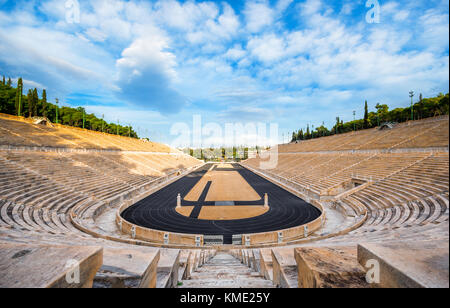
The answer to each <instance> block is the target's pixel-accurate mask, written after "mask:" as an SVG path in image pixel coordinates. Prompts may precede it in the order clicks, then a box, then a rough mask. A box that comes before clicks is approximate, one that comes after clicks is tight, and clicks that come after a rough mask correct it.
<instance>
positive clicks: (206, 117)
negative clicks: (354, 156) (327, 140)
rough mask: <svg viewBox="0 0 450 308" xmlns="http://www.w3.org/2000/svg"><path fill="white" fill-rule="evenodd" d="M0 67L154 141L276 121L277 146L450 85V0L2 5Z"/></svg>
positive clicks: (15, 0)
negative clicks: (299, 133)
mask: <svg viewBox="0 0 450 308" xmlns="http://www.w3.org/2000/svg"><path fill="white" fill-rule="evenodd" d="M0 75H6V76H9V77H11V78H12V79H13V81H16V80H17V78H18V77H23V79H24V85H25V88H35V87H36V88H38V89H39V90H42V89H44V88H45V89H47V95H48V98H49V100H51V101H54V100H55V98H59V101H60V102H62V104H63V105H66V106H74V107H77V106H82V107H84V108H86V110H87V111H88V112H89V113H95V114H96V115H97V116H99V117H101V116H102V115H103V114H104V116H105V119H106V120H107V121H110V122H117V120H119V121H120V123H121V124H124V125H125V124H126V125H128V124H131V125H132V126H133V127H134V128H135V130H137V132H138V134H139V135H140V136H141V137H149V138H150V139H152V140H154V141H159V142H163V143H167V144H173V143H174V141H175V140H177V139H178V140H180V139H183V138H180V134H179V133H180V131H183V130H187V129H190V130H191V134H190V135H186V136H187V137H186V138H185V139H189V140H190V141H192V139H193V137H192V136H193V135H194V134H195V132H196V129H195V123H194V122H195V121H194V119H195V117H197V119H198V118H199V117H201V124H200V126H199V127H205V126H207V127H215V128H217V127H219V128H222V129H223V131H225V130H226V129H225V127H226V124H227V123H234V124H243V125H247V124H249V123H264V124H267V127H268V126H269V124H270V123H275V124H277V125H278V132H277V133H274V135H273V136H269V134H266V135H267V139H268V140H269V141H267V142H272V143H273V142H276V143H280V142H283V141H287V136H288V135H290V134H292V131H294V130H298V129H300V128H305V127H306V126H307V124H309V125H310V126H312V125H314V126H315V127H318V126H320V125H322V123H324V124H325V125H326V126H327V127H329V128H331V127H332V126H333V124H334V122H335V118H336V117H337V116H339V117H340V118H341V119H343V120H344V121H348V120H352V119H353V111H354V110H355V111H356V116H357V117H362V116H363V112H364V101H365V100H367V101H368V103H369V108H370V109H371V110H373V109H374V106H375V105H376V104H377V103H382V104H388V105H389V106H390V107H391V108H396V107H405V106H408V105H409V102H410V98H409V94H408V93H409V91H411V90H413V91H415V93H422V94H423V96H424V97H430V96H435V95H437V94H438V93H440V92H443V93H447V92H448V88H449V2H448V1H447V0H418V1H395V0H394V1H383V0H379V1H377V0H342V1H322V0H302V1H293V0H247V1H237V0H233V1H231V0H230V1H176V0H159V1H144V0H142V1H137V0H131V1H122V0H78V1H76V0H68V1H66V0H48V1H33V0H26V1H24V0H12V1H10V0H0ZM25 93H26V89H25ZM417 96H418V94H417ZM180 123H181V124H180ZM183 123H184V125H183ZM208 123H210V124H211V125H210V126H208V125H207V124H208ZM176 124H178V126H177V125H176ZM197 124H198V123H197ZM174 126H175V128H174ZM177 127H178V129H177ZM267 130H268V129H267ZM171 132H172V133H174V132H175V133H176V132H178V135H177V134H171ZM203 133H205V132H204V131H203ZM216 137H217V136H216ZM283 137H284V139H283ZM208 138H209V139H208ZM205 139H206V140H205V141H203V143H202V145H209V144H210V143H211V145H219V144H220V143H223V141H220V140H215V139H217V138H215V137H214V136H213V135H212V134H211V135H210V136H209V137H208V136H206V137H205ZM219 139H220V138H219ZM255 142H256V141H254V138H253V135H252V134H251V133H242V134H237V135H236V136H234V139H233V141H232V143H234V144H244V143H248V144H252V143H253V144H254V143H255ZM213 143H217V144H213ZM177 145H178V144H177ZM189 145H190V143H187V144H186V146H189ZM179 146H182V145H179Z"/></svg>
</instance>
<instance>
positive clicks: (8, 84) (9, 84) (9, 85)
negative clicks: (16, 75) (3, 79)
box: [6, 77, 12, 87]
mask: <svg viewBox="0 0 450 308" xmlns="http://www.w3.org/2000/svg"><path fill="white" fill-rule="evenodd" d="M6 85H7V86H8V87H11V85H12V81H11V78H9V77H8V82H7V83H6Z"/></svg>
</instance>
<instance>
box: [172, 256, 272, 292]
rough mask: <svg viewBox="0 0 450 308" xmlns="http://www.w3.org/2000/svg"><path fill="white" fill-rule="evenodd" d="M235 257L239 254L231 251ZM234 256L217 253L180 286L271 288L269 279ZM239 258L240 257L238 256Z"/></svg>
mask: <svg viewBox="0 0 450 308" xmlns="http://www.w3.org/2000/svg"><path fill="white" fill-rule="evenodd" d="M232 253H233V254H235V256H236V257H239V254H236V252H232ZM236 257H234V256H232V255H230V254H228V253H224V252H219V253H217V254H216V255H215V256H214V257H213V258H212V259H211V260H209V261H207V262H206V263H205V264H203V265H202V266H200V267H198V268H197V269H196V270H195V271H194V272H192V273H191V275H190V279H189V280H183V281H182V283H180V285H179V287H180V288H273V287H274V286H273V284H272V282H271V281H269V280H266V279H265V278H264V277H263V276H262V275H261V274H260V273H258V272H255V271H254V270H253V269H252V268H251V267H248V266H246V265H244V264H242V263H241V262H240V260H238V259H237V258H236ZM239 258H240V257H239Z"/></svg>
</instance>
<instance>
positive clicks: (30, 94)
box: [27, 89, 33, 118]
mask: <svg viewBox="0 0 450 308" xmlns="http://www.w3.org/2000/svg"><path fill="white" fill-rule="evenodd" d="M27 103H28V117H29V118H31V117H32V116H33V91H32V90H31V89H29V90H28V94H27Z"/></svg>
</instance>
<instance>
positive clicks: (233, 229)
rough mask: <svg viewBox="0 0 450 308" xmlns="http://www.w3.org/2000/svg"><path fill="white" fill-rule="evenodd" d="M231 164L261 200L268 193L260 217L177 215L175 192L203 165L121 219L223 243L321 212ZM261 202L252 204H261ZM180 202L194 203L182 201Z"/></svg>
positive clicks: (183, 192)
mask: <svg viewBox="0 0 450 308" xmlns="http://www.w3.org/2000/svg"><path fill="white" fill-rule="evenodd" d="M233 166H234V168H235V169H233V170H234V171H238V172H239V173H240V174H241V176H242V177H243V178H244V179H245V180H246V181H247V182H248V183H249V184H250V185H251V186H252V187H253V189H254V190H255V191H256V192H257V193H258V194H259V195H260V196H261V201H262V199H263V196H264V194H265V193H268V194H269V203H270V210H269V211H268V212H266V213H265V214H263V215H261V216H256V217H252V218H246V219H239V220H199V219H196V218H190V217H186V216H183V215H181V214H179V213H178V212H177V211H176V210H175V208H176V197H177V195H178V193H180V194H181V196H182V197H184V196H186V195H187V194H188V193H189V191H190V190H191V189H192V188H193V187H194V186H195V185H196V184H197V182H198V181H200V179H201V178H202V176H203V175H204V174H205V173H206V172H207V171H208V169H209V168H210V165H204V166H202V167H200V168H199V169H197V170H195V171H193V172H192V173H190V174H188V175H186V176H185V177H183V178H181V179H179V180H177V181H175V182H174V183H172V184H169V185H168V186H166V187H164V188H162V189H161V190H159V191H157V192H155V193H154V194H152V195H150V196H148V197H147V198H144V199H142V200H141V201H139V202H137V203H136V204H134V205H132V206H131V207H129V208H128V209H126V210H125V211H124V212H123V213H122V214H121V215H122V218H123V219H125V220H127V221H128V222H130V223H132V224H135V225H138V226H141V227H145V228H150V229H155V230H160V231H166V232H175V233H187V234H203V235H223V236H224V243H225V244H229V243H230V241H231V238H232V236H233V235H238V234H251V233H260V232H272V231H277V230H281V229H287V228H293V227H297V226H300V225H303V224H306V223H309V222H311V221H313V220H315V219H316V218H318V217H319V216H320V215H321V212H320V210H319V209H317V208H316V207H314V206H313V205H311V204H309V203H307V202H305V201H304V200H302V199H300V198H299V197H297V196H295V195H293V194H292V193H290V192H288V191H286V190H284V189H283V188H281V187H279V186H277V185H275V184H273V183H272V182H270V181H268V180H266V179H264V178H262V177H261V176H259V175H257V174H255V173H253V172H251V171H250V170H247V169H245V168H243V167H242V166H240V165H238V164H235V165H233ZM261 201H258V202H256V204H259V205H261V204H262V203H261ZM239 204H240V205H253V204H255V202H239ZM182 205H183V206H187V205H198V204H196V203H195V202H186V201H184V200H183V202H182ZM203 205H206V204H203Z"/></svg>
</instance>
